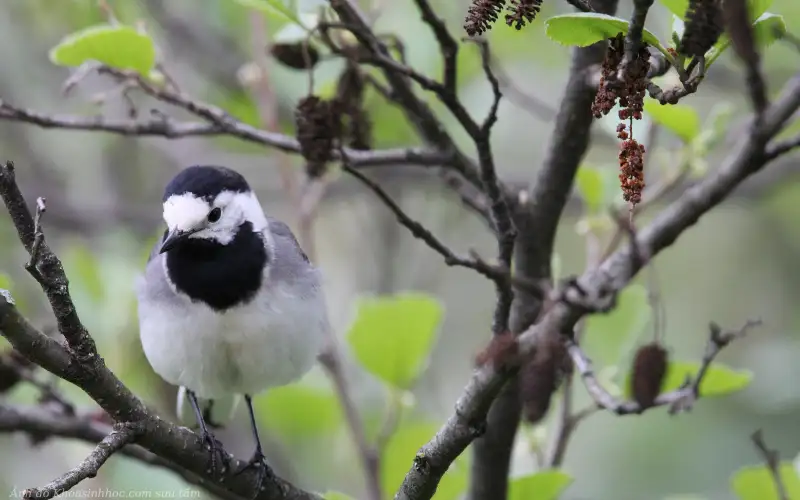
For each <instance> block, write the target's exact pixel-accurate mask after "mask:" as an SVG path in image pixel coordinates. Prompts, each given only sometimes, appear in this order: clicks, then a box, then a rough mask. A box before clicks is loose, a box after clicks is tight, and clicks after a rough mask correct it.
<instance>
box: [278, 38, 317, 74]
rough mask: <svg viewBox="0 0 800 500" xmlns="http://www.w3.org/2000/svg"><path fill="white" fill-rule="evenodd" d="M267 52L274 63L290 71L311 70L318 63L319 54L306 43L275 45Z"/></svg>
mask: <svg viewBox="0 0 800 500" xmlns="http://www.w3.org/2000/svg"><path fill="white" fill-rule="evenodd" d="M269 51H270V54H272V57H274V58H275V60H276V61H278V62H279V63H281V64H283V65H284V66H286V67H288V68H292V69H312V68H313V67H314V66H316V65H317V63H318V62H319V52H318V51H317V49H315V48H314V46H312V45H310V44H308V43H307V42H297V43H276V44H273V45H272V46H271V47H270V50H269Z"/></svg>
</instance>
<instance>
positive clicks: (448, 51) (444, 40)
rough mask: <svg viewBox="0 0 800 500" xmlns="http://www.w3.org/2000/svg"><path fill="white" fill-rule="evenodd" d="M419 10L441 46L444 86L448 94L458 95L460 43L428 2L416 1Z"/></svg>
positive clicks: (424, 0) (426, 0)
mask: <svg viewBox="0 0 800 500" xmlns="http://www.w3.org/2000/svg"><path fill="white" fill-rule="evenodd" d="M414 3H416V4H417V8H418V9H419V11H420V14H422V20H423V21H424V22H425V24H427V25H428V26H430V28H431V31H433V35H434V36H435V37H436V42H437V43H438V44H439V50H440V51H441V53H442V59H443V60H444V68H443V70H442V71H443V76H442V85H443V86H444V89H445V90H446V91H447V92H450V93H453V94H455V93H456V90H457V88H456V85H457V83H458V82H457V81H456V76H457V71H458V68H457V61H458V43H457V42H456V40H455V39H454V38H453V36H452V35H451V34H450V32H449V31H448V30H447V26H446V25H445V24H444V20H442V19H441V18H440V17H439V16H437V15H436V13H435V12H434V11H433V8H431V4H430V2H428V0H414Z"/></svg>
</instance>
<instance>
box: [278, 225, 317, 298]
mask: <svg viewBox="0 0 800 500" xmlns="http://www.w3.org/2000/svg"><path fill="white" fill-rule="evenodd" d="M268 230H269V232H270V236H271V237H272V241H273V242H274V244H275V248H274V255H273V259H274V261H275V265H274V266H272V268H271V269H270V277H271V279H274V280H276V281H283V282H287V283H291V284H294V285H305V286H307V287H308V289H309V292H316V291H317V290H318V289H319V287H320V279H319V274H318V271H317V269H316V268H315V267H314V265H313V264H312V263H311V262H310V261H309V259H308V256H307V255H306V254H305V252H303V249H302V248H300V244H299V243H298V242H297V238H295V236H294V234H293V233H292V230H291V229H289V226H287V225H286V224H284V223H283V222H281V221H279V220H277V219H272V218H269V229H268Z"/></svg>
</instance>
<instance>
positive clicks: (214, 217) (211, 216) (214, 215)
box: [208, 207, 222, 222]
mask: <svg viewBox="0 0 800 500" xmlns="http://www.w3.org/2000/svg"><path fill="white" fill-rule="evenodd" d="M221 215H222V209H221V208H219V207H216V208H214V209H213V210H212V211H210V212H208V222H217V221H218V220H219V217H220V216H221Z"/></svg>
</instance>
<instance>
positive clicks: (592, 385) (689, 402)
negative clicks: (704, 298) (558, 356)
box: [567, 320, 761, 415]
mask: <svg viewBox="0 0 800 500" xmlns="http://www.w3.org/2000/svg"><path fill="white" fill-rule="evenodd" d="M760 324H761V321H760V320H753V321H748V322H747V323H746V324H745V325H744V326H743V327H742V328H741V329H740V330H738V331H735V332H724V333H723V332H722V331H721V330H720V328H719V327H718V326H717V325H716V324H714V323H712V324H711V325H710V327H709V329H710V334H709V339H708V345H707V346H706V353H705V354H704V355H703V359H702V361H701V363H700V369H699V370H698V372H697V375H696V376H695V377H694V379H692V380H689V381H687V383H686V384H684V385H683V386H682V387H680V388H678V389H676V390H674V391H671V392H667V393H664V394H660V395H659V396H658V398H656V400H655V402H654V403H653V406H652V407H657V406H669V412H670V413H671V414H675V413H680V412H682V411H687V410H690V409H691V408H692V406H693V405H694V402H695V401H697V399H698V398H699V397H700V384H701V382H702V381H703V377H705V375H706V373H707V372H708V368H709V367H710V366H711V363H712V362H713V361H714V358H716V356H717V354H719V353H720V351H722V349H724V348H725V347H727V346H728V345H729V344H730V343H731V342H732V341H734V340H735V339H737V338H740V337H742V336H744V335H745V333H746V332H747V331H748V330H750V329H751V328H752V327H754V326H757V325H760ZM567 350H568V352H569V355H570V357H571V358H572V362H573V363H574V365H575V369H576V371H577V372H578V373H579V374H580V376H581V378H582V379H583V384H584V386H586V390H587V392H588V393H589V395H590V396H592V399H594V401H595V403H596V404H597V406H598V407H600V408H602V409H605V410H608V411H611V412H612V413H615V414H617V415H631V414H636V415H638V414H640V413H642V412H643V411H645V410H646V408H642V407H641V406H639V404H638V403H636V402H635V401H621V400H619V399H618V398H616V397H614V396H613V395H612V394H611V393H609V392H608V390H606V388H605V387H603V385H602V384H601V383H600V381H599V380H598V379H597V377H596V376H595V374H594V371H593V370H592V363H591V361H590V360H589V358H588V357H587V356H586V354H585V353H584V352H583V350H582V349H581V348H580V346H579V345H578V344H577V343H575V342H572V341H569V342H568V343H567Z"/></svg>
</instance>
